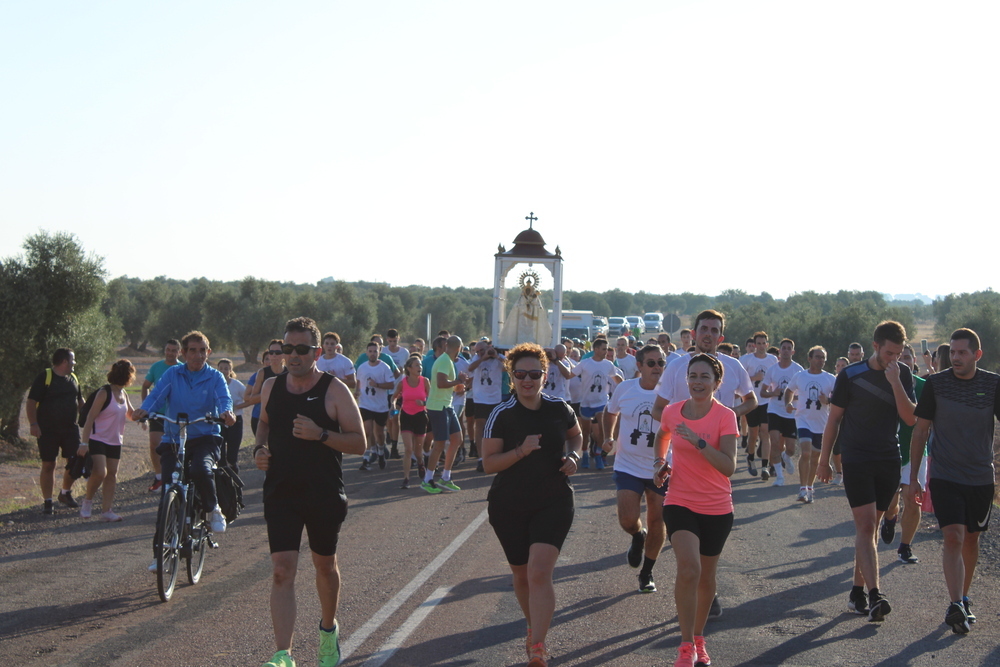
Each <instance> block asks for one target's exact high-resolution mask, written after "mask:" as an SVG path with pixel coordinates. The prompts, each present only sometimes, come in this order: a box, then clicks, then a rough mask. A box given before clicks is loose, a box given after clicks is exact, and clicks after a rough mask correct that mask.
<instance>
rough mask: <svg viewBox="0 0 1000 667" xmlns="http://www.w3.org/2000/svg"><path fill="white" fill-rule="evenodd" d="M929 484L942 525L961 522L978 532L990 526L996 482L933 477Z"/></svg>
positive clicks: (937, 515) (939, 523)
mask: <svg viewBox="0 0 1000 667" xmlns="http://www.w3.org/2000/svg"><path fill="white" fill-rule="evenodd" d="M907 481H909V480H907ZM927 486H928V487H929V488H930V490H931V500H932V501H933V502H934V516H936V517H937V520H938V525H939V526H941V527H942V528H944V527H945V526H951V525H954V524H956V523H959V524H965V529H966V530H967V531H969V532H970V533H978V532H980V531H984V530H987V529H988V528H989V527H990V512H991V511H992V509H993V493H994V491H995V490H996V489H995V485H993V484H982V485H976V486H973V485H971V484H958V483H957V482H949V481H947V480H944V479H934V478H933V477H932V478H931V479H930V481H929V482H927Z"/></svg>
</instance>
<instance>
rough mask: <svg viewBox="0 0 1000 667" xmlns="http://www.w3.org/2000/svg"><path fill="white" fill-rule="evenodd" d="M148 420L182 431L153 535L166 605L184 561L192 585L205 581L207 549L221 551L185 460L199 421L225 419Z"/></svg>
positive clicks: (184, 416)
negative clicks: (189, 435)
mask: <svg viewBox="0 0 1000 667" xmlns="http://www.w3.org/2000/svg"><path fill="white" fill-rule="evenodd" d="M147 418H152V419H162V420H164V421H167V422H170V423H171V424H176V425H177V426H178V428H179V431H180V432H179V434H178V440H179V443H178V445H177V469H176V470H174V472H173V475H172V478H171V479H170V480H164V489H163V497H162V498H160V507H159V510H158V511H157V513H156V533H155V535H154V536H153V555H154V557H155V558H156V589H157V592H158V593H159V596H160V599H161V600H162V601H163V602H167V601H169V600H170V597H171V596H172V595H173V594H174V587H175V586H176V585H177V577H178V575H179V569H180V568H179V567H178V566H179V562H180V559H181V558H184V560H185V561H186V563H187V574H188V581H189V582H191V584H192V585H194V584H197V583H198V581H199V580H200V579H201V574H202V571H203V570H204V568H205V556H206V552H207V549H209V548H211V549H217V548H218V546H219V545H218V543H217V542H216V541H215V540H214V539H213V538H212V529H211V526H210V524H209V522H208V521H206V520H205V510H204V508H203V507H202V506H201V499H200V498H199V496H198V492H197V489H195V486H194V482H193V481H191V479H190V478H189V476H188V471H187V465H186V461H185V460H184V459H185V454H186V446H187V439H188V438H187V427H188V426H190V425H191V424H196V423H198V422H203V421H204V422H213V423H217V424H222V423H223V420H222V419H221V418H219V417H214V416H212V415H205V416H204V417H200V418H198V419H192V420H189V419H188V416H187V414H185V413H178V415H177V419H171V418H170V417H168V416H166V415H162V414H155V413H153V414H150V415H148V417H147Z"/></svg>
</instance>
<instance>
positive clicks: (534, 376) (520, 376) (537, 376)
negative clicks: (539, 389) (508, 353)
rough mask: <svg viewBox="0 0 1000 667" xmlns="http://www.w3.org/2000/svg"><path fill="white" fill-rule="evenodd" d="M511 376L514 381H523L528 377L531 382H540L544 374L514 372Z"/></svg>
mask: <svg viewBox="0 0 1000 667" xmlns="http://www.w3.org/2000/svg"><path fill="white" fill-rule="evenodd" d="M512 375H513V376H514V379H515V380H523V379H524V378H527V377H530V378H531V379H532V380H540V379H541V378H542V375H544V373H543V372H542V371H526V370H516V371H514V372H513V373H512Z"/></svg>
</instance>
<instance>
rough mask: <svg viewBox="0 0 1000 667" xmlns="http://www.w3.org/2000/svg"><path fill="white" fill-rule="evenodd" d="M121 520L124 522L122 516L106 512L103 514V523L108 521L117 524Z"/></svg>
mask: <svg viewBox="0 0 1000 667" xmlns="http://www.w3.org/2000/svg"><path fill="white" fill-rule="evenodd" d="M121 520H122V518H121V516H119V515H118V514H115V513H114V512H104V513H103V514H101V521H106V522H108V523H116V522H118V521H121Z"/></svg>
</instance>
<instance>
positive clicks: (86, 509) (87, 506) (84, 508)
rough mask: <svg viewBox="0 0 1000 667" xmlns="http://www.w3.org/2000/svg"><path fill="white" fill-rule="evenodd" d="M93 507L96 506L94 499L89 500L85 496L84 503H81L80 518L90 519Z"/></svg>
mask: <svg viewBox="0 0 1000 667" xmlns="http://www.w3.org/2000/svg"><path fill="white" fill-rule="evenodd" d="M93 507H94V501H93V500H87V499H86V498H84V499H83V503H82V504H81V505H80V518H81V519H89V518H90V513H91V510H92V509H93Z"/></svg>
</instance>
